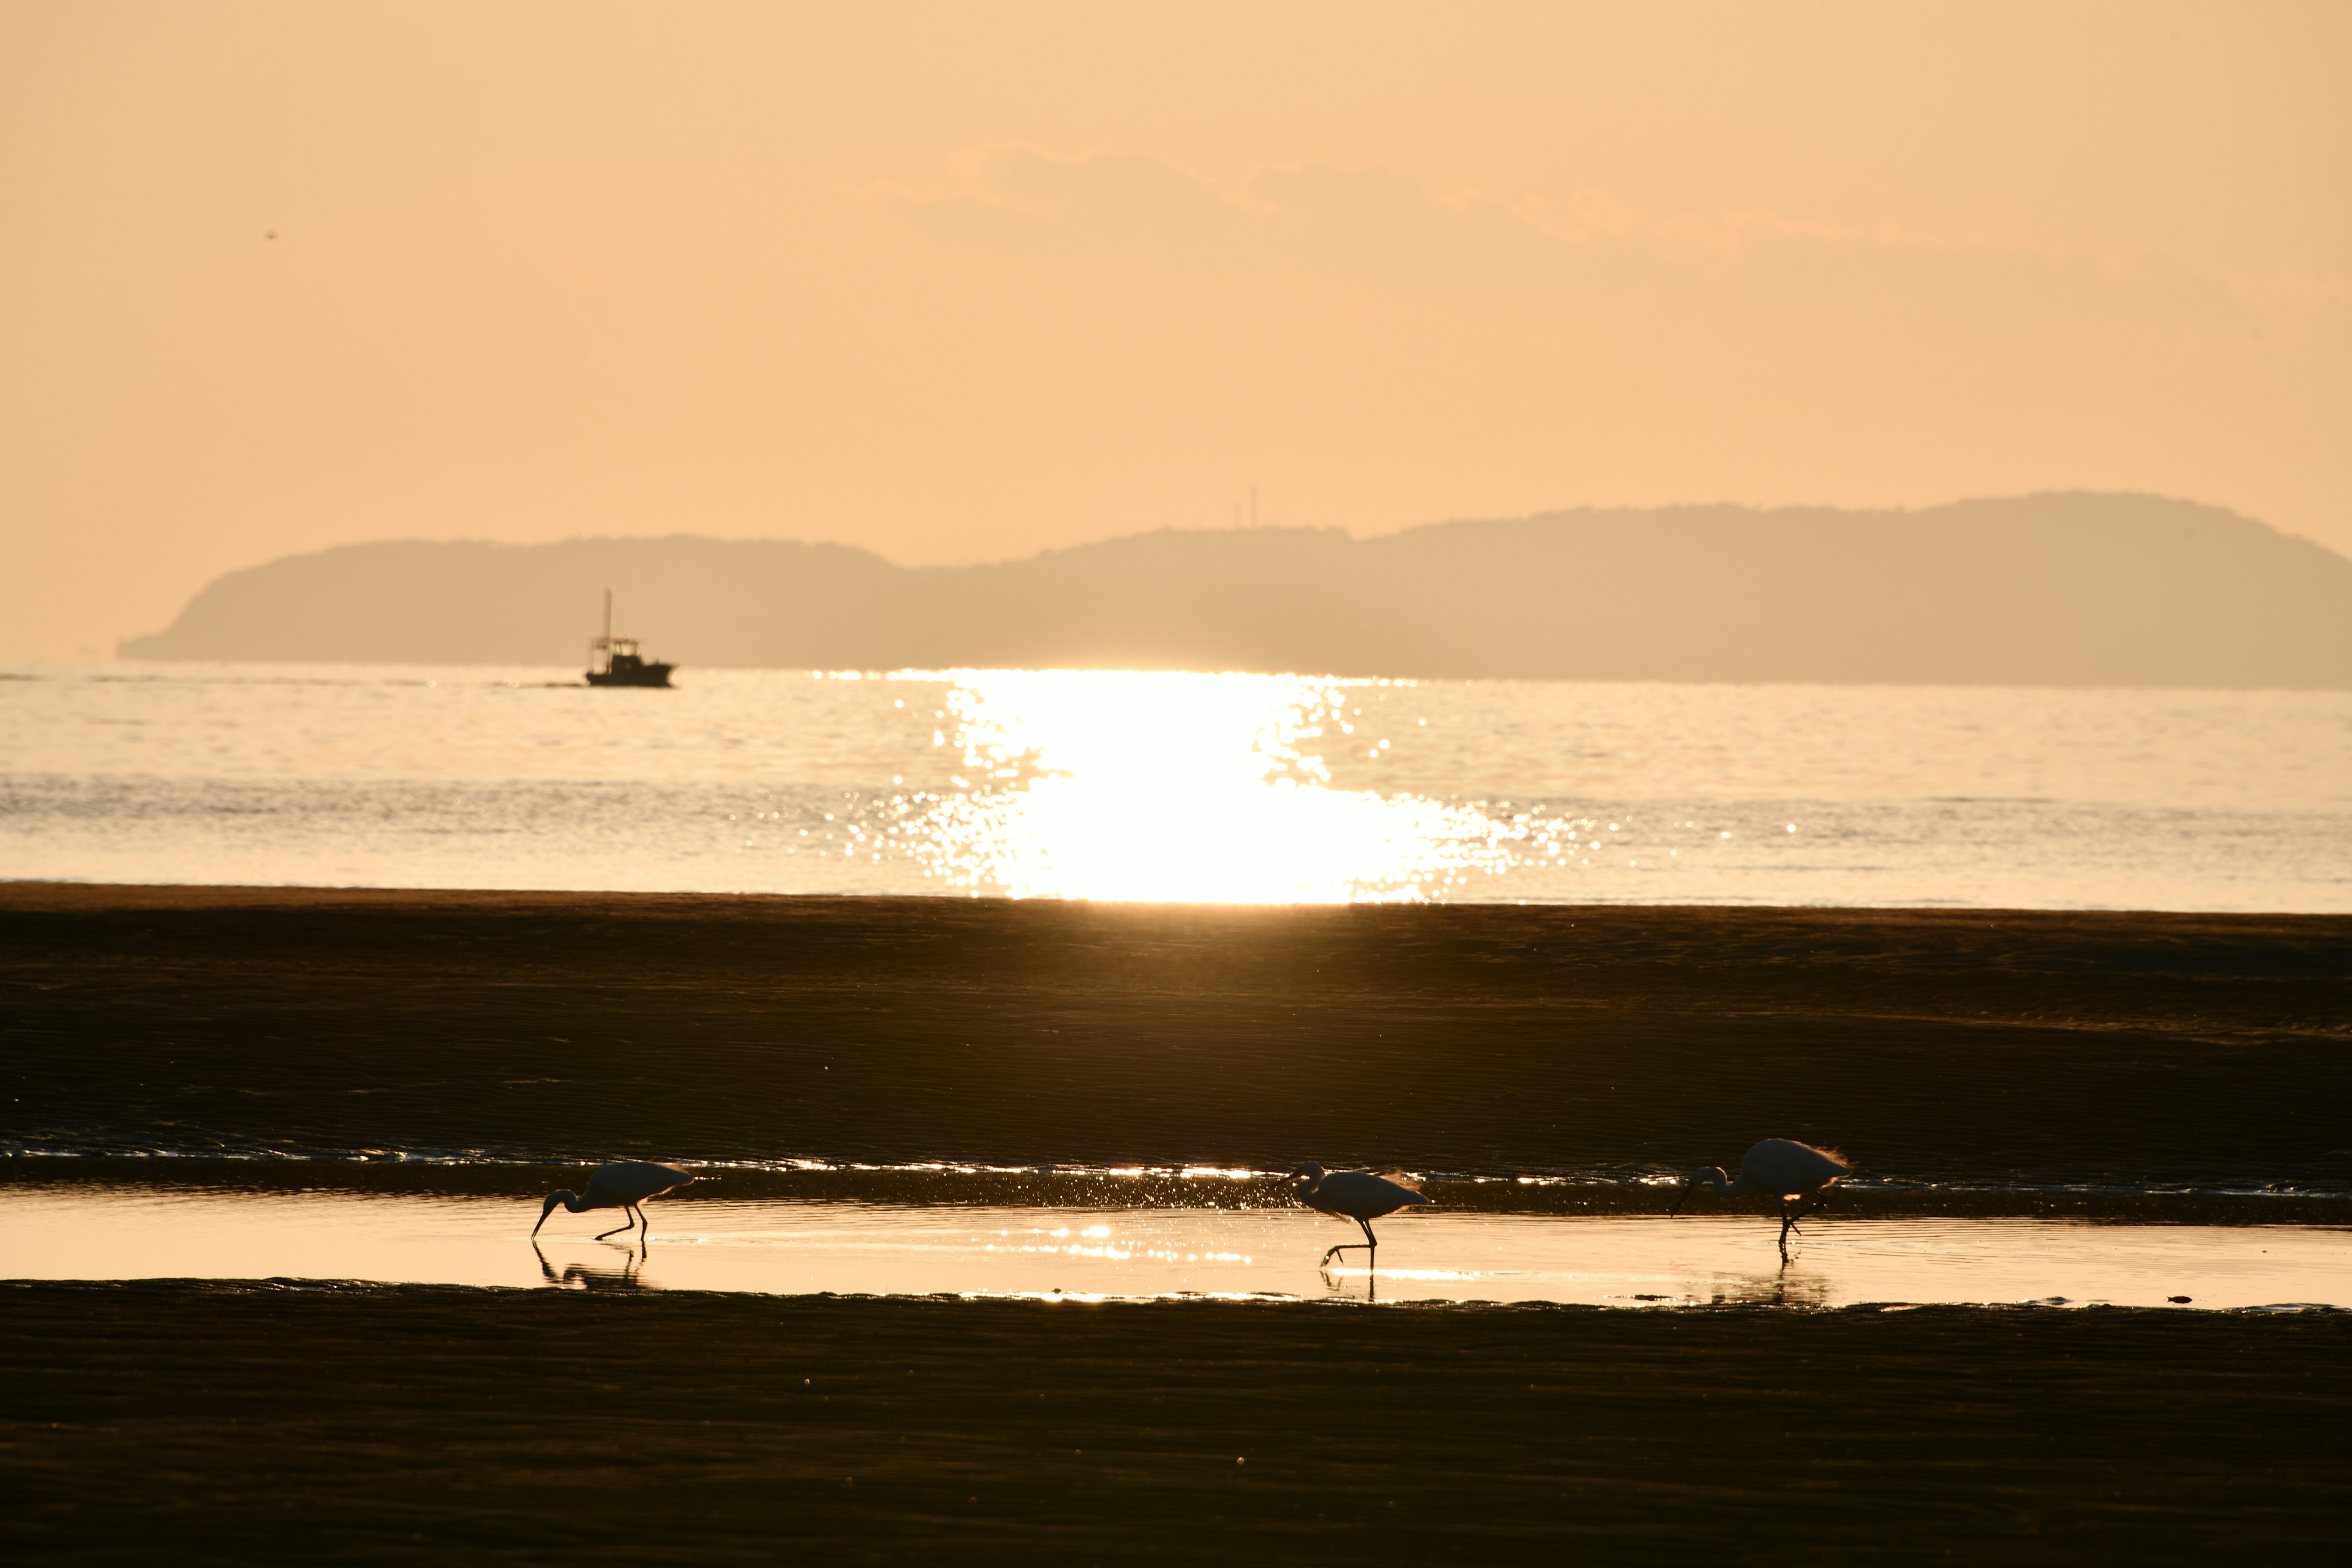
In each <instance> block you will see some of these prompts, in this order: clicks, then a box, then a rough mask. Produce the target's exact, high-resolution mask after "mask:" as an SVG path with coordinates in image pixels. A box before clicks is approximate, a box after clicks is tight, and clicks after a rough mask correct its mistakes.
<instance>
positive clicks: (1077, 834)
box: [915, 670, 1508, 903]
mask: <svg viewBox="0 0 2352 1568" xmlns="http://www.w3.org/2000/svg"><path fill="white" fill-rule="evenodd" d="M928 679H947V680H948V681H950V683H951V684H950V687H949V689H948V693H947V697H946V705H947V706H946V711H947V712H948V714H949V715H950V720H951V721H952V723H951V726H950V725H944V724H943V726H942V728H941V731H940V744H942V745H945V746H950V747H952V746H956V745H961V749H962V758H961V772H959V773H957V774H956V779H957V781H958V788H957V791H956V793H955V794H953V795H947V796H945V797H944V798H942V799H940V800H939V801H938V802H937V803H936V804H935V805H933V807H932V809H931V810H930V812H929V814H928V820H927V821H926V822H925V823H924V825H923V831H921V832H920V833H919V835H917V836H915V839H916V842H917V843H919V844H922V845H925V846H927V849H922V850H919V851H918V852H919V853H921V854H923V855H924V858H926V860H927V861H928V862H929V865H928V868H929V870H930V871H931V873H932V874H933V875H935V876H938V877H940V878H942V879H945V880H947V881H949V882H950V884H953V885H960V886H969V887H973V888H984V889H991V890H996V891H1002V892H1005V893H1009V894H1011V895H1013V896H1014V897H1016V898H1034V897H1044V898H1082V899H1106V900H1145V901H1168V902H1216V903H1333V902H1344V901H1348V900H1367V899H1390V900H1394V899H1419V898H1427V897H1431V896H1442V894H1443V892H1444V888H1445V887H1446V886H1447V885H1448V884H1449V883H1450V882H1452V881H1454V879H1458V878H1460V877H1462V876H1463V875H1465V874H1467V873H1470V872H1473V871H1477V870H1485V869H1496V868H1500V867H1501V866H1502V864H1503V863H1504V862H1505V860H1506V859H1507V854H1506V851H1505V850H1504V847H1503V846H1502V845H1501V844H1500V843H1499V842H1497V839H1498V836H1499V835H1500V834H1502V833H1506V832H1507V831H1508V830H1507V828H1505V827H1503V826H1502V825H1499V824H1497V823H1496V822H1495V821H1493V820H1492V819H1490V818H1489V817H1488V816H1486V815H1485V814H1484V813H1481V812H1477V811H1473V810H1467V809H1464V808H1461V807H1457V806H1453V805H1445V804H1443V803H1441V802H1437V801H1433V800H1428V799H1425V798H1421V797H1417V796H1413V795H1404V794H1396V795H1381V794H1378V793H1375V792H1371V791H1365V790H1343V789H1336V788H1333V787H1331V785H1330V784H1329V782H1328V780H1329V769H1328V767H1327V766H1326V765H1325V763H1324V762H1323V756H1322V753H1323V751H1324V749H1325V745H1326V742H1327V741H1336V740H1339V738H1340V737H1341V736H1342V734H1343V733H1344V731H1343V730H1342V726H1344V725H1347V724H1348V723H1349V718H1348V714H1349V705H1350V702H1351V697H1350V693H1351V691H1356V690H1358V689H1361V688H1364V687H1367V686H1370V685H1371V684H1373V683H1370V682H1364V681H1343V680H1336V679H1305V678H1301V677H1296V676H1271V675H1235V674H1220V675H1204V674H1191V673H1182V672H1129V671H1116V670H966V671H956V672H953V673H951V674H950V675H948V676H946V677H944V678H941V677H936V676H934V677H929V678H928ZM1369 740H1370V744H1371V745H1373V746H1377V744H1378V742H1379V737H1369ZM1349 743H1350V744H1355V743H1357V742H1355V741H1354V739H1353V737H1349Z"/></svg>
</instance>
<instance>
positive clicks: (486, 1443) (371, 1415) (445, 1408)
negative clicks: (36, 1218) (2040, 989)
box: [0, 1284, 2352, 1563]
mask: <svg viewBox="0 0 2352 1568" xmlns="http://www.w3.org/2000/svg"><path fill="white" fill-rule="evenodd" d="M0 1355H5V1357H6V1361H7V1364H8V1365H9V1366H10V1368H11V1373H10V1375H9V1376H8V1377H7V1378H6V1379H5V1380H0V1463H5V1467H6V1470H7V1473H8V1474H9V1475H10V1477H11V1478H12V1486H11V1506H10V1507H9V1509H8V1510H5V1516H0V1542H6V1543H8V1544H9V1545H10V1546H11V1547H12V1549H14V1550H15V1551H16V1552H23V1553H26V1554H35V1553H37V1554H39V1555H42V1556H44V1557H45V1558H54V1559H58V1560H67V1561H70V1560H74V1559H75V1558H77V1557H79V1558H86V1559H89V1560H100V1559H109V1558H113V1559H119V1558H123V1557H131V1556H137V1555H139V1554H141V1553H142V1552H156V1551H162V1550H164V1549H168V1550H169V1551H170V1552H172V1553H173V1555H174V1556H177V1557H180V1558H183V1559H189V1558H194V1559H220V1558H230V1559H235V1560H237V1561H245V1562H253V1561H305V1562H309V1561H320V1560H325V1559H329V1558H332V1559H333V1560H337V1561H355V1562H381V1561H393V1560H404V1561H422V1560H432V1559H435V1558H436V1557H446V1555H447V1554H449V1553H452V1552H458V1553H481V1552H489V1551H496V1552H500V1553H502V1554H505V1555H506V1556H508V1557H510V1558H512V1559H514V1560H520V1561H544V1562H551V1563H552V1562H563V1563H600V1562H622V1561H628V1562H644V1561H648V1560H656V1561H662V1562H671V1563H731V1562H742V1561H754V1560H756V1561H772V1560H776V1559H777V1558H778V1557H779V1556H782V1557H783V1558H786V1559H788V1560H803V1559H808V1560H830V1561H853V1562H854V1561H885V1560H888V1561H903V1560H905V1559H906V1558H907V1557H908V1556H909V1555H911V1554H913V1553H915V1552H924V1553H927V1554H932V1555H936V1556H938V1557H940V1559H941V1560H945V1561H957V1562H966V1561H1005V1562H1012V1561H1022V1562H1038V1561H1045V1562H1079V1563H1087V1562H1106V1563H1108V1562H1144V1561H1200V1560H1202V1559H1203V1558H1204V1557H1208V1556H1211V1555H1214V1554H1217V1553H1221V1552H1223V1553H1234V1554H1244V1555H1246V1556H1248V1557H1250V1558H1253V1559H1255V1560H1257V1561H1268V1560H1274V1559H1276V1558H1279V1559H1280V1560H1283V1561H1297V1562H1310V1563H1322V1562H1330V1563H1361V1562H1366V1561H1397V1560H1407V1559H1414V1558H1427V1559H1436V1560H1442V1561H1471V1562H1497V1561H1527V1562H1534V1561H1549V1562H1557V1561H1559V1560H1560V1557H1559V1554H1560V1552H1562V1551H1563V1550H1564V1549H1565V1550H1570V1551H1573V1550H1575V1549H1578V1548H1583V1549H1586V1550H1589V1551H1596V1552H1606V1553H1608V1554H1610V1555H1612V1556H1614V1557H1616V1558H1619V1559H1621V1560H1622V1559H1623V1558H1626V1557H1629V1556H1645V1555H1653V1554H1658V1553H1663V1552H1674V1553H1675V1554H1677V1555H1687V1556H1691V1557H1694V1558H1698V1557H1720V1558H1725V1559H1736V1560H1738V1561H1749V1562H1753V1561H1792V1562H1794V1561H1801V1562H1821V1561H1844V1560H1853V1559H1866V1560H1888V1559H1896V1558H1899V1559H1903V1560H1916V1559H1918V1558H1921V1557H1929V1558H1934V1557H1938V1556H1941V1555H1943V1554H1945V1553H1946V1552H1950V1553H1952V1554H1953V1555H1955V1556H1957V1557H1959V1558H1964V1559H1969V1558H1972V1559H1976V1560H1984V1559H1985V1558H1987V1557H1990V1556H1994V1555H1998V1556H1999V1557H2000V1559H2001V1560H2003V1561H2018V1562H2061V1561H2070V1562H2071V1561H2081V1560H2083V1559H2084V1558H2086V1557H2089V1558H2096V1559H2102V1560H2129V1561H2136V1562H2201V1563H2210V1562H2221V1561H2233V1562H2244V1561H2269V1562H2280V1561H2288V1560H2297V1559H2299V1560H2315V1559H2317V1558H2318V1557H2320V1556H2321V1555H2322V1554H2325V1553H2329V1552H2332V1551H2340V1550H2341V1549H2342V1548H2343V1547H2344V1546H2345V1545H2346V1544H2347V1542H2352V1481H2347V1476H2352V1435H2348V1434H2352V1428H2347V1425H2346V1424H2345V1422H2344V1421H2343V1419H2342V1413H2343V1410H2344V1408H2345V1407H2346V1404H2347V1400H2352V1317H2347V1315H2345V1314H2342V1313H2295V1314H2282V1315H2275V1316H2245V1315H2239V1316H2230V1317H2219V1318H2216V1317H2199V1316H2192V1315H2189V1314H2179V1313H2175V1314H2167V1313H2161V1312H2145V1311H2133V1310H2123V1309H2115V1310H2090V1311H2082V1312H2070V1311H2053V1310H2032V1309H2012V1310H1982V1309H1977V1310H1966V1309H1938V1308H1925V1309H1920V1310H1913V1311H1904V1312H1871V1311H1831V1312H1790V1311H1786V1310H1748V1309H1734V1310H1700V1311H1696V1312H1687V1313H1630V1312H1607V1311H1598V1310H1580V1309H1574V1308H1528V1309H1509V1308H1492V1309H1475V1310H1473V1309H1462V1308H1424V1307H1396V1308H1388V1307H1383V1308H1377V1309H1375V1308H1366V1307H1362V1306H1348V1305H1318V1304H1293V1305H1287V1306H1286V1305H1280V1304H1266V1303H1255V1302H1253V1303H1213V1302H1204V1303H1153V1304H1145V1305H1119V1304H1105V1305H1089V1304H1077V1303H1070V1304H1061V1305H1055V1304H1048V1303H1040V1302H1029V1301H1012V1302H986V1301H926V1300H887V1301H886V1300H824V1299H809V1300H783V1301H779V1300H760V1299H754V1298H742V1297H723V1296H696V1295H691V1294H667V1293H646V1292H621V1293H614V1292H591V1293H586V1294H583V1293H577V1292H568V1293H567V1292H556V1291H530V1292H513V1291H484V1290H460V1289H429V1288H403V1289H380V1288H375V1289H368V1288H349V1289H272V1288H267V1287H245V1288H235V1287H216V1286H214V1287H207V1286H195V1285H186V1284H179V1285H170V1284H165V1285H152V1286H78V1285H27V1284H10V1285H0Z"/></svg>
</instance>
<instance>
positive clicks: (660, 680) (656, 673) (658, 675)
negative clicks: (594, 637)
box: [588, 664, 677, 687]
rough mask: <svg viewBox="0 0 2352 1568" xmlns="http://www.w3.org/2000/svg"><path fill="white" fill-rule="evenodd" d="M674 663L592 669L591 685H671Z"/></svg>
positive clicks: (589, 673) (589, 682)
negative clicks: (671, 672) (670, 677)
mask: <svg viewBox="0 0 2352 1568" xmlns="http://www.w3.org/2000/svg"><path fill="white" fill-rule="evenodd" d="M676 668H677V666H676V665H674V664H641V665H639V666H637V668H635V669H592V670H590V671H589V672H588V684H589V685H591V686H662V687H667V685H669V672H670V671H671V670H673V669H676Z"/></svg>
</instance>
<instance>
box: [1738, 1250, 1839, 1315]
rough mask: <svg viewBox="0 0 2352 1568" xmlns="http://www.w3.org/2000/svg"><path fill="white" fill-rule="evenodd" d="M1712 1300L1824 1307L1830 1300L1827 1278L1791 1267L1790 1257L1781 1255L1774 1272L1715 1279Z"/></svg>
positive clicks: (1742, 1303)
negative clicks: (1777, 1269) (1778, 1268)
mask: <svg viewBox="0 0 2352 1568" xmlns="http://www.w3.org/2000/svg"><path fill="white" fill-rule="evenodd" d="M1715 1300H1716V1304H1717V1306H1738V1307H1826V1306H1828V1305H1829V1301H1830V1277H1829V1276H1828V1275H1826V1274H1821V1273H1816V1272H1814V1271H1812V1270H1811V1269H1801V1268H1794V1267H1792V1266H1791V1263H1790V1255H1789V1254H1788V1253H1787V1252H1783V1253H1781V1255H1780V1270H1779V1271H1778V1272H1777V1273H1772V1274H1751V1275H1748V1276H1747V1277H1746V1278H1740V1277H1738V1276H1733V1277H1732V1278H1729V1279H1718V1280H1717V1282H1716V1287H1715Z"/></svg>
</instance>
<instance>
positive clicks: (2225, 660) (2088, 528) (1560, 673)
mask: <svg viewBox="0 0 2352 1568" xmlns="http://www.w3.org/2000/svg"><path fill="white" fill-rule="evenodd" d="M607 586H610V587H612V588H613V589H614V591H615V593H616V595H618V598H619V603H620V607H621V619H622V623H623V624H622V626H621V627H620V629H621V630H623V631H625V632H627V633H631V634H634V635H635V636H638V637H643V638H644V639H645V640H646V644H647V647H648V651H649V652H651V653H653V654H656V655H657V656H658V657H660V658H667V659H674V660H677V661H678V663H679V664H680V665H681V666H683V668H684V672H685V677H686V678H690V675H691V672H692V670H693V669H694V668H697V667H702V668H710V667H720V666H735V667H769V668H828V669H831V668H867V669H877V668H957V667H980V668H985V667H999V668H1187V669H1245V670H1270V671H1298V672H1303V673H1318V674H1341V675H1385V676H1417V677H1423V678H1431V679H1436V678H1444V677H1504V678H1510V677H1516V678H1523V679H1595V680H1717V681H1764V680H1779V681H1827V682H1845V683H1853V682H1886V683H1957V684H2014V685H2115V686H2153V685H2165V686H2176V685H2177V686H2224V687H2305V688H2311V687H2325V688H2352V561H2347V560H2346V559H2345V558H2344V557H2342V556H2340V555H2336V554H2335V553H2333V552H2329V551H2327V550H2325V549H2323V548H2321V547H2320V546H2318V545H2316V544H2313V543H2311V542H2308V541H2305V540H2300V539H2294V538H2290V537H2288V536H2286V535H2284V534H2282V533H2279V532H2278V531H2275V530H2273V529H2271V528H2269V527H2266V526H2265V525H2263V524H2262V523H2259V522H2255V521H2251V520H2249V519H2246V518H2243V517H2240V516H2238V515H2236V514H2235V513H2232V512H2229V511H2225V510H2221V509H2219V508H2215V507H2209V506H2200V505H2196V504H2193V503H2190V502H2186V501H2177V500H2163V499H2161V498H2158V497H2152V496H2133V495H2102V494H2084V493H2074V494H2056V495H2037V496H2025V497H2019V498H2014V499H2010V500H1971V501H1960V502H1956V503H1954V504H1952V505H1949V506H1941V507H1934V508H1929V509H1925V510H1916V511H1845V510H1832V509H1828V508H1783V509H1776V510H1756V509H1750V508H1745V507H1732V506H1688V507H1669V508H1661V509H1655V510H1575V511H1559V512H1548V513H1543V514H1540V515H1538V516H1533V517H1525V518H1516V519H1507V520H1500V521H1458V522H1443V523H1433V524H1430V525H1428V526H1426V527H1422V528H1415V529H1411V530H1408V531H1405V532H1402V533H1398V534H1391V535H1386V536H1383V537H1381V538H1376V539H1366V540H1355V539H1351V538H1349V536H1348V535H1347V534H1345V533H1343V532H1340V531H1338V530H1308V529H1264V530H1244V531H1220V532H1177V531H1163V532H1158V533H1147V534H1139V535H1134V536H1131V537H1129V538H1124V539H1115V540H1110V541H1108V542H1103V543H1098V544H1087V545H1081V546H1078V547H1076V548H1073V549H1068V550H1057V551H1050V552H1046V553H1045V554H1042V555H1036V556H1032V557H1029V558H1028V559H1025V560H1021V561H1012V562H1004V563H998V564H993V565H983V566H955V567H900V566H895V565H893V564H891V563H889V562H887V561H885V560H883V559H882V558H881V557H880V556H877V555H875V554H872V553H871V552H866V551H863V550H857V549H853V548H850V547H848V546H845V545H838V544H807V543H800V542H789V541H781V540H772V541H727V540H714V539H703V538H696V537H689V536H678V537H672V538H667V539H583V540H573V541H569V542H563V543H560V544H542V545H502V544H482V543H423V542H402V543H382V544H357V545H346V546H342V547H341V548H338V549H333V550H328V551H323V552H319V553H317V554H311V555H299V556H290V557H288V558H286V559H284V560H280V561H275V562H271V563H268V564H267V565H263V566H257V567H254V568H251V569H249V570H247V571H242V572H235V573H231V574H228V575H226V576H225V577H222V578H220V579H219V580H218V581H216V582H215V583H213V584H210V585H209V586H207V587H206V588H205V590H204V591H203V592H202V593H200V594H198V595H196V597H195V598H194V600H193V601H191V602H190V604H189V605H188V607H187V608H186V609H185V610H184V611H183V612H182V613H181V615H180V616H179V617H178V619H176V620H175V621H174V622H173V624H172V626H170V627H169V628H168V629H166V630H164V631H163V632H161V633H158V634H156V635H155V636H153V637H138V638H133V639H131V640H130V641H127V642H125V643H124V644H123V645H122V647H121V652H122V654H123V655H124V656H125V657H127V658H178V659H199V658H201V659H252V660H263V659H266V660H283V661H314V660H323V661H355V662H369V663H379V662H389V663H420V664H422V663H430V664H468V663H483V664H530V665H566V666H569V665H572V664H576V663H577V662H578V661H579V660H580V659H581V658H582V656H583V647H584V645H585V641H586V638H587V637H588V636H589V635H590V634H591V633H592V632H593V630H594V623H595V620H596V616H597V614H598V607H599V605H600V603H601V600H600V595H601V594H602V591H603V590H604V588H605V587H607Z"/></svg>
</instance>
